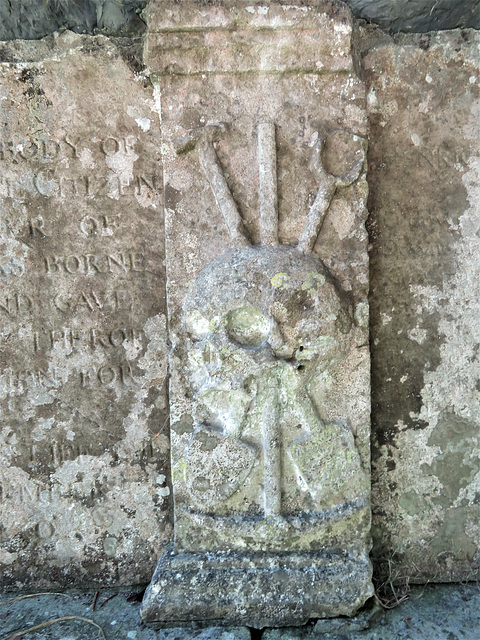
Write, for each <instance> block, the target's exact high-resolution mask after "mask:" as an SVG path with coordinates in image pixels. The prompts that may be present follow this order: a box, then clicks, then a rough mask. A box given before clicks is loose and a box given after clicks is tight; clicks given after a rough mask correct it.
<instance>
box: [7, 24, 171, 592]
mask: <svg viewBox="0 0 480 640" xmlns="http://www.w3.org/2000/svg"><path fill="white" fill-rule="evenodd" d="M0 56H1V60H2V63H1V65H0V68H1V78H0V115H1V122H2V127H1V134H0V576H1V578H0V580H1V583H2V586H9V587H13V588H17V589H18V588H21V587H24V588H32V587H34V588H37V589H38V588H41V587H46V586H50V585H71V584H72V583H74V584H76V585H77V586H80V585H82V584H83V585H91V584H95V583H96V584H101V585H105V584H112V583H114V584H122V583H123V584H128V583H130V584H131V583H132V582H141V581H144V580H145V579H146V577H147V576H148V575H150V574H151V572H152V570H153V568H154V566H155V561H156V557H157V556H158V553H159V551H160V549H161V548H162V543H164V541H165V540H168V539H169V538H170V534H171V528H170V522H169V506H170V499H169V492H170V489H169V487H168V486H167V485H166V480H167V476H168V474H169V471H168V469H169V466H168V439H167V435H166V434H164V433H163V432H162V425H163V424H166V422H167V421H166V420H165V418H166V413H167V410H168V409H167V403H166V388H165V377H166V364H167V362H166V318H165V295H164V294H162V290H164V283H165V278H164V265H163V261H164V254H163V218H162V206H161V205H162V183H161V156H160V152H159V128H158V120H157V116H156V113H155V110H154V104H153V100H152V95H151V86H150V84H149V83H148V81H146V79H145V77H144V76H142V75H141V74H140V73H139V67H141V64H139V63H137V64H135V57H132V53H131V49H121V48H119V47H118V46H116V45H115V44H114V43H111V42H109V41H108V39H106V38H103V37H98V38H92V37H89V36H79V35H76V34H73V33H70V32H64V33H63V34H61V35H59V34H57V35H56V36H52V37H50V38H48V39H45V40H44V41H41V42H22V41H20V42H13V43H4V44H3V45H2V47H1V53H0Z"/></svg>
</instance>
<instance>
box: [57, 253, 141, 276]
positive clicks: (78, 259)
mask: <svg viewBox="0 0 480 640" xmlns="http://www.w3.org/2000/svg"><path fill="white" fill-rule="evenodd" d="M45 269H46V273H49V274H54V273H63V272H64V273H69V274H76V273H83V274H86V275H92V274H95V273H118V272H119V271H123V272H124V273H126V272H128V271H134V272H136V271H145V270H146V264H145V254H144V253H142V252H137V251H130V252H128V253H117V254H111V253H109V254H103V255H97V254H90V253H87V254H84V255H70V256H46V257H45Z"/></svg>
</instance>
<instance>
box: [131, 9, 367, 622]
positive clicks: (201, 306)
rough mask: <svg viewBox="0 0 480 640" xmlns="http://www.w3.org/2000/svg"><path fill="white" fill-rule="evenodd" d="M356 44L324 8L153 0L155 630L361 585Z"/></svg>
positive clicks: (338, 600)
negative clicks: (157, 452) (159, 512)
mask: <svg viewBox="0 0 480 640" xmlns="http://www.w3.org/2000/svg"><path fill="white" fill-rule="evenodd" d="M350 37H351V22H350V16H349V13H348V12H347V11H346V10H344V9H341V8H340V9H339V8H338V6H337V5H335V6H331V5H329V4H323V3H322V4H318V3H312V4H308V5H306V4H304V3H301V4H299V5H297V4H296V3H291V4H289V5H282V4H279V3H269V4H268V5H265V6H263V5H262V6H260V5H258V6H257V5H255V6H253V5H248V4H244V3H216V4H215V5H213V6H205V5H204V3H201V2H182V3H180V4H177V5H172V4H171V3H165V2H154V3H152V5H151V7H150V19H149V34H148V37H147V41H146V63H147V65H148V66H149V68H150V70H151V72H152V74H153V77H154V78H155V80H154V82H155V84H156V86H157V90H158V95H159V98H160V103H161V121H162V152H163V164H164V178H165V197H166V200H165V224H166V262H167V292H168V296H167V297H168V314H169V331H170V340H171V351H170V371H171V384H170V409H171V447H172V454H171V455H172V481H173V487H174V502H175V508H174V511H175V527H174V531H175V533H174V546H173V550H172V552H165V554H164V555H163V556H162V558H161V560H160V563H159V565H158V568H157V572H156V574H155V577H154V580H153V582H152V585H151V586H150V589H149V590H148V592H147V595H146V597H145V601H144V606H143V617H144V619H145V620H146V621H148V622H150V623H153V624H157V625H162V624H172V623H181V622H188V621H191V620H204V619H215V620H217V619H218V620H220V619H221V620H222V621H223V622H224V623H229V624H230V623H241V624H247V625H252V626H264V625H268V624H269V625H276V624H280V625H282V624H283V625H285V624H295V623H296V622H297V623H302V622H305V621H306V620H308V618H310V617H319V616H335V615H351V614H353V613H354V612H355V610H356V609H357V608H358V607H359V606H361V604H362V603H363V602H364V601H365V600H366V599H367V598H368V597H369V596H370V595H371V594H372V587H371V583H370V564H369V560H368V550H369V546H370V534H369V531H370V502H369V495H370V489H369V486H370V479H369V478H370V476H369V434H370V422H369V349H368V304H367V300H366V295H367V291H368V259H367V251H366V250H367V236H366V231H365V228H364V223H365V218H366V209H365V199H366V193H367V189H366V181H365V150H366V142H365V136H366V114H365V93H364V86H363V84H362V83H361V82H360V80H359V79H358V77H357V76H356V74H355V72H354V70H353V65H352V59H351V55H350ZM207 592H208V594H209V596H208V598H207V599H208V602H209V605H208V607H206V606H205V599H206V593H207ZM282 603H284V605H282ZM282 607H283V608H282ZM207 609H209V612H208V611H207Z"/></svg>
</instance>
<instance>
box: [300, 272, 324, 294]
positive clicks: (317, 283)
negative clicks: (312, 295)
mask: <svg viewBox="0 0 480 640" xmlns="http://www.w3.org/2000/svg"><path fill="white" fill-rule="evenodd" d="M324 284H325V276H324V275H323V274H322V273H315V272H314V271H312V272H311V273H309V274H308V276H307V279H306V280H305V282H304V283H303V284H302V291H310V290H311V289H319V288H320V287H321V286H323V285H324Z"/></svg>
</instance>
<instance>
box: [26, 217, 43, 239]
mask: <svg viewBox="0 0 480 640" xmlns="http://www.w3.org/2000/svg"><path fill="white" fill-rule="evenodd" d="M28 227H29V232H30V237H31V238H45V233H44V232H43V229H44V222H43V220H42V219H41V218H36V219H34V220H30V221H29V223H28Z"/></svg>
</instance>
